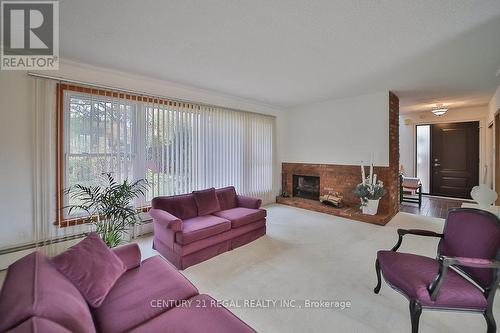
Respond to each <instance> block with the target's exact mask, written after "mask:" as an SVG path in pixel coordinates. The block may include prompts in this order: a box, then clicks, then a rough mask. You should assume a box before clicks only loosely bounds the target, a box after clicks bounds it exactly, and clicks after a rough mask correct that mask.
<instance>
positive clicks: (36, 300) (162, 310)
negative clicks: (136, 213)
mask: <svg viewBox="0 0 500 333" xmlns="http://www.w3.org/2000/svg"><path fill="white" fill-rule="evenodd" d="M113 251H114V253H115V254H116V255H117V256H118V258H119V259H120V260H121V261H122V262H123V263H124V265H125V267H126V269H127V270H126V272H125V273H123V275H121V277H120V278H119V279H118V280H117V281H116V283H115V284H114V285H113V287H112V289H111V290H110V291H109V293H108V294H107V295H106V297H105V298H104V301H103V303H102V304H101V305H100V306H99V307H97V308H92V307H90V306H88V304H87V303H86V301H85V299H84V297H83V296H82V294H81V293H80V292H79V291H78V289H77V288H76V287H75V286H74V285H73V284H72V283H71V282H70V281H69V280H68V279H67V278H66V277H65V276H64V275H63V274H62V273H60V272H59V271H58V270H57V269H56V268H55V266H54V264H53V263H52V262H51V260H50V259H49V258H48V257H46V256H45V255H43V254H42V253H40V252H34V253H32V254H30V255H28V256H26V257H24V258H22V259H20V260H18V261H17V262H15V263H14V264H12V265H11V266H10V267H9V270H8V272H7V276H6V279H5V282H4V285H3V287H2V291H1V292H0V332H9V333H27V332H37V333H45V332H48V333H69V332H72V333H95V332H105V333H118V332H133V333H150V332H184V333H189V332H222V333H224V332H226V333H236V332H241V333H250V332H255V331H254V330H253V329H252V328H250V327H249V326H248V325H246V324H245V323H244V322H242V321H241V320H240V319H238V318H237V317H236V316H234V315H233V314H232V313H231V312H230V311H229V310H227V309H226V308H224V307H222V306H220V305H219V304H217V303H216V302H215V301H214V300H213V299H212V298H211V297H210V296H207V295H200V294H199V293H198V290H197V289H196V288H195V287H194V286H193V285H192V284H191V282H189V281H188V280H187V279H186V278H185V277H184V276H183V275H182V274H180V273H179V272H178V271H177V269H175V267H173V266H172V265H171V264H170V263H169V262H168V261H166V260H164V259H163V258H161V257H160V256H156V257H152V258H148V259H146V260H144V261H142V263H141V253H140V250H139V247H138V246H137V244H129V245H125V246H122V247H119V248H116V249H114V250H113ZM96 260H99V258H96Z"/></svg>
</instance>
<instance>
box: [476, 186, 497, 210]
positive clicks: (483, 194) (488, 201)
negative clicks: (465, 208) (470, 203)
mask: <svg viewBox="0 0 500 333" xmlns="http://www.w3.org/2000/svg"><path fill="white" fill-rule="evenodd" d="M470 196H471V197H472V199H474V201H476V202H477V203H478V204H479V207H481V208H488V207H489V206H491V205H493V203H494V202H495V201H496V200H497V197H498V194H497V192H495V191H493V190H492V189H491V188H490V187H489V186H488V185H486V184H481V185H479V186H474V187H473V188H472V191H470Z"/></svg>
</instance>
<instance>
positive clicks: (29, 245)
mask: <svg viewBox="0 0 500 333" xmlns="http://www.w3.org/2000/svg"><path fill="white" fill-rule="evenodd" d="M86 235H87V233H80V234H75V235H70V236H64V237H57V238H51V239H47V240H43V241H37V242H31V243H27V244H23V245H17V246H12V247H7V248H4V249H1V250H0V256H1V255H4V254H9V253H14V252H18V251H24V250H29V249H34V248H37V247H43V246H47V245H52V244H57V243H62V242H66V241H69V240H73V239H78V238H83V237H85V236H86Z"/></svg>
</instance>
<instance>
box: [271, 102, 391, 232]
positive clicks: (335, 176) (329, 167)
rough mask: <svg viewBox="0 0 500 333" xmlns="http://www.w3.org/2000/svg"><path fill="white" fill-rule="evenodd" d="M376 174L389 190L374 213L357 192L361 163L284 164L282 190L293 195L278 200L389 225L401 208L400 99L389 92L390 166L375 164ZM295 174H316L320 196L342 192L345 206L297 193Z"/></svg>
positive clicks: (314, 175)
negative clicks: (362, 209)
mask: <svg viewBox="0 0 500 333" xmlns="http://www.w3.org/2000/svg"><path fill="white" fill-rule="evenodd" d="M374 173H376V174H377V176H378V179H380V180H382V181H383V182H384V184H385V188H386V190H387V194H386V195H385V196H384V197H383V198H382V199H381V200H380V205H379V213H378V214H377V215H374V216H371V215H364V214H361V212H360V209H359V205H360V201H359V198H358V197H357V196H356V195H355V194H354V188H355V186H356V185H357V184H358V183H360V182H361V175H360V167H359V165H336V164H311V163H283V164H282V190H283V191H285V192H287V193H288V194H289V196H290V197H287V198H284V197H278V198H277V202H278V203H282V204H286V205H290V206H295V207H300V208H305V209H310V210H315V211H319V212H323V213H327V214H332V215H337V216H342V217H347V218H350V219H354V220H358V221H362V222H368V223H375V224H380V225H385V224H387V223H388V222H389V221H390V220H391V218H392V217H393V216H394V215H395V214H396V213H397V212H398V210H399V190H398V187H399V99H398V97H397V96H396V95H395V94H393V93H392V92H390V93H389V166H385V167H380V166H375V167H374ZM294 175H295V176H297V175H300V176H302V177H316V178H317V179H318V182H319V195H324V194H327V193H328V192H330V191H335V192H341V193H342V194H343V196H344V203H345V207H344V208H334V207H330V206H325V205H323V204H321V203H320V202H319V200H318V198H316V195H315V196H314V200H311V199H313V198H304V197H303V196H302V197H301V196H300V195H299V196H297V195H296V194H297V190H296V189H295V187H296V182H297V180H295V181H294ZM309 179H311V178H309Z"/></svg>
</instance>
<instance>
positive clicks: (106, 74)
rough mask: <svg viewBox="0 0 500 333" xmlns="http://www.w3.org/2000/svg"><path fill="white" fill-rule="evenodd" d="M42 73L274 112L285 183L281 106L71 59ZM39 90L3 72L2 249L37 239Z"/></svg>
mask: <svg viewBox="0 0 500 333" xmlns="http://www.w3.org/2000/svg"><path fill="white" fill-rule="evenodd" d="M41 74H47V75H53V76H58V77H63V78H67V79H73V80H80V81H86V82H90V83H96V84H103V85H108V86H112V87H116V88H123V89H130V90H136V91H141V92H147V93H149V94H154V95H160V96H166V97H171V98H177V99H183V100H189V101H194V102H202V103H207V104H214V105H219V106H224V107H229V108H234V109H240V110H245V111H252V112H257V113H263V114H270V115H274V116H276V125H277V161H276V163H277V170H276V183H277V184H280V182H281V168H280V164H281V160H282V157H281V151H282V145H283V142H284V140H285V127H284V126H283V122H284V120H283V118H284V116H283V112H282V111H281V110H280V109H278V108H275V107H272V106H269V105H266V104H261V103H258V102H253V101H249V100H245V99H241V98H237V97H232V96H228V95H224V94H221V93H217V92H212V91H207V90H203V89H197V88H192V87H188V86H184V85H180V84H176V83H172V82H167V81H161V80H155V79H150V78H146V77H143V76H137V75H132V74H128V73H123V72H118V71H111V70H107V69H103V68H98V67H93V66H88V65H84V64H78V63H74V62H69V61H62V63H61V65H60V70H59V71H54V72H48V71H43V72H41ZM33 90H34V84H33V79H32V78H29V77H28V76H27V75H26V72H23V71H0V211H1V212H2V214H1V215H0V216H1V217H0V222H1V224H0V225H1V226H0V249H1V248H6V247H10V246H14V245H18V244H23V243H29V242H31V241H33V193H34V190H33V189H34V187H33V186H34V185H33V173H34V169H33V167H32V166H33V152H34V147H33V140H34V135H33V128H34V126H33V118H34V117H33V115H34V107H33V105H34V103H33V97H34V91H33ZM278 188H279V185H278Z"/></svg>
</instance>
